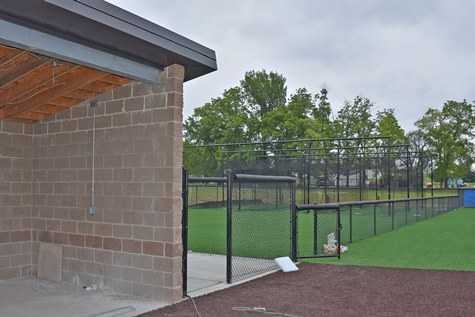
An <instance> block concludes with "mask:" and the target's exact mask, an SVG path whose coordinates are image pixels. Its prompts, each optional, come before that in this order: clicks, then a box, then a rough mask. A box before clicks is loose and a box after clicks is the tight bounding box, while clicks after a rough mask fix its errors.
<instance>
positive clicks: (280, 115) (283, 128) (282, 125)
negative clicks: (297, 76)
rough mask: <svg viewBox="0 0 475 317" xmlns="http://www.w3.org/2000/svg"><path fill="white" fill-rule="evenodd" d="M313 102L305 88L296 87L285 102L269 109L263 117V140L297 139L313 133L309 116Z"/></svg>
mask: <svg viewBox="0 0 475 317" xmlns="http://www.w3.org/2000/svg"><path fill="white" fill-rule="evenodd" d="M314 108H315V103H314V100H313V97H312V95H311V94H310V93H309V92H308V91H307V90H306V89H305V88H300V89H297V91H296V92H295V94H293V95H292V96H291V97H290V100H289V102H288V103H287V104H281V105H280V106H278V107H276V108H275V109H274V110H272V111H269V112H268V113H266V115H265V116H264V118H263V124H262V136H263V140H265V141H282V140H298V139H306V138H310V137H312V136H313V135H314V133H313V129H314V127H315V123H314V121H313V119H312V118H311V113H312V110H313V109H314Z"/></svg>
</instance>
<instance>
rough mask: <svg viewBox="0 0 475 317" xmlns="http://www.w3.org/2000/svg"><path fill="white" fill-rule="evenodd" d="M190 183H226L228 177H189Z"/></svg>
mask: <svg viewBox="0 0 475 317" xmlns="http://www.w3.org/2000/svg"><path fill="white" fill-rule="evenodd" d="M188 182H190V183H218V184H221V183H226V177H205V176H190V177H188Z"/></svg>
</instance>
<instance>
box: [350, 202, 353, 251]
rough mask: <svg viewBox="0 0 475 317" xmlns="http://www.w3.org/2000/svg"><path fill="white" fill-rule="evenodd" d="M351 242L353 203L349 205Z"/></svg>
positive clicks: (351, 235) (351, 240)
mask: <svg viewBox="0 0 475 317" xmlns="http://www.w3.org/2000/svg"><path fill="white" fill-rule="evenodd" d="M352 242H353V205H350V243H352Z"/></svg>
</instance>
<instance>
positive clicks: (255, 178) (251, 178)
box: [233, 174, 297, 183]
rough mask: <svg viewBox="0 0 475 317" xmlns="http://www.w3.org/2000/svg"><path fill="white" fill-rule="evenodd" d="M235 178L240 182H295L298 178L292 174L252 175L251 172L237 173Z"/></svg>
mask: <svg viewBox="0 0 475 317" xmlns="http://www.w3.org/2000/svg"><path fill="white" fill-rule="evenodd" d="M233 180H234V181H235V182H238V183H246V182H255V183H295V182H296V181H297V179H296V178H295V177H290V176H273V175H251V174H235V175H233Z"/></svg>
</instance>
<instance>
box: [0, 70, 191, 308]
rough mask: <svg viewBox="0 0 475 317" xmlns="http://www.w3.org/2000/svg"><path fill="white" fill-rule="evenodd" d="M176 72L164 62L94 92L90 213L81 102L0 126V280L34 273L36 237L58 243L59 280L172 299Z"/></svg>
mask: <svg viewBox="0 0 475 317" xmlns="http://www.w3.org/2000/svg"><path fill="white" fill-rule="evenodd" d="M183 78H184V70H183V67H182V66H179V65H173V66H170V67H168V68H166V69H165V70H164V71H163V72H162V73H161V75H160V83H159V84H154V85H150V84H143V83H130V84H127V85H125V86H122V87H119V88H116V89H115V90H113V91H110V92H108V93H105V94H103V95H100V96H98V97H97V100H98V105H97V107H96V157H95V167H96V169H95V178H96V182H95V202H94V204H95V207H96V214H94V215H90V214H89V213H88V207H89V206H90V205H91V203H92V201H91V198H92V196H91V184H92V183H91V179H92V170H91V167H92V131H93V129H92V127H93V109H92V108H91V107H90V106H89V102H85V103H82V104H79V105H77V106H75V107H73V108H71V109H67V110H64V111H62V112H60V113H58V114H57V115H56V116H54V117H52V118H49V119H48V120H45V121H43V122H40V123H36V124H33V125H23V124H18V123H9V122H0V124H2V126H1V127H2V130H1V133H0V138H1V140H2V142H1V145H0V146H2V148H1V150H2V151H1V152H0V176H1V177H2V184H1V185H0V186H1V187H0V199H1V205H0V278H6V277H14V276H20V275H21V274H24V275H25V274H26V275H27V274H29V273H30V271H31V272H32V274H36V272H37V269H38V267H37V265H38V262H37V257H38V246H39V243H40V242H45V243H53V244H57V245H61V246H63V259H62V280H64V281H70V282H74V283H77V284H80V285H90V284H92V283H95V284H98V286H99V287H100V288H104V289H111V290H113V291H115V292H118V293H122V294H130V295H135V296H141V297H154V298H159V299H162V300H167V301H170V302H174V301H178V300H180V299H181V290H182V289H181V285H182V273H181V255H182V244H181V212H182V203H181V165H182V163H181V162H182V142H183V141H182V107H183ZM7 146H8V147H7ZM8 155H9V156H8ZM22 241H25V242H22ZM5 270H6V271H5Z"/></svg>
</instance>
